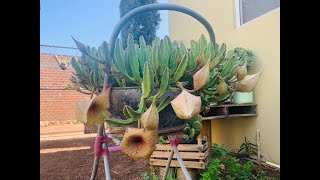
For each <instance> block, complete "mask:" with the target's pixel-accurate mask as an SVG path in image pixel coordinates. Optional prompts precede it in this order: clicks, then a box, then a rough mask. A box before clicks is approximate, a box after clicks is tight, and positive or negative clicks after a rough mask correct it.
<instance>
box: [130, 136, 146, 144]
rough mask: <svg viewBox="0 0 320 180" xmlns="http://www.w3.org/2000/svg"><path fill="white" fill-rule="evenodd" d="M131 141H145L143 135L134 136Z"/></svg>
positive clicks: (137, 142) (138, 142) (136, 142)
mask: <svg viewBox="0 0 320 180" xmlns="http://www.w3.org/2000/svg"><path fill="white" fill-rule="evenodd" d="M131 141H132V143H135V144H140V143H142V142H143V139H142V137H141V136H135V137H132V139H131Z"/></svg>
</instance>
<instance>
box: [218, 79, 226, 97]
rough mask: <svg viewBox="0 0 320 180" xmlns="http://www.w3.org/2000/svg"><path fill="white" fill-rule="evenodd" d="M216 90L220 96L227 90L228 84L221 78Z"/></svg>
mask: <svg viewBox="0 0 320 180" xmlns="http://www.w3.org/2000/svg"><path fill="white" fill-rule="evenodd" d="M217 91H218V94H219V95H220V96H222V95H225V94H226V93H227V92H228V86H227V84H226V82H225V81H224V80H223V79H221V81H220V83H219V85H218V87H217Z"/></svg>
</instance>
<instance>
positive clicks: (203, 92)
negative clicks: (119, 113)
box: [70, 34, 238, 139]
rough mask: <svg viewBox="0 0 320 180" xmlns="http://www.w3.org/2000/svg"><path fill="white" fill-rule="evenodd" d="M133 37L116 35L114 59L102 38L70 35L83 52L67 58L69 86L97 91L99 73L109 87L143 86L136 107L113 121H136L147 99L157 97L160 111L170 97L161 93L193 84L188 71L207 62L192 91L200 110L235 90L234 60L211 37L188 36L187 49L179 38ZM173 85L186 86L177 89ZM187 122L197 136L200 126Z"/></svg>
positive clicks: (190, 71)
mask: <svg viewBox="0 0 320 180" xmlns="http://www.w3.org/2000/svg"><path fill="white" fill-rule="evenodd" d="M138 40H139V44H140V45H139V44H137V43H135V39H134V36H133V35H132V34H129V35H128V41H127V48H123V46H122V43H121V41H120V40H119V39H117V41H116V44H115V49H114V58H113V59H110V58H109V50H108V44H107V43H106V42H104V43H102V45H101V46H100V47H99V48H98V49H96V48H90V47H88V46H85V45H84V44H82V43H80V42H78V41H76V40H74V41H75V42H76V45H77V47H78V49H79V50H80V51H81V52H82V56H81V57H80V58H79V59H78V60H76V59H73V60H72V61H71V64H72V66H73V68H74V69H75V71H76V73H75V74H74V76H72V77H71V78H70V80H71V81H72V83H73V86H74V89H77V90H78V91H80V92H83V90H87V91H89V92H91V93H95V94H98V93H99V92H101V90H102V88H103V82H104V80H103V78H104V73H107V74H108V75H109V77H110V83H111V84H112V86H113V87H117V86H119V87H128V86H140V87H141V88H142V97H141V100H140V103H139V108H138V109H132V108H131V107H125V108H124V109H123V113H124V115H125V116H126V117H127V118H128V119H127V120H124V121H122V122H121V124H118V126H127V125H130V124H132V123H135V122H137V121H138V119H139V118H140V117H141V115H142V114H143V113H144V112H145V111H146V109H147V107H146V102H147V101H150V100H152V101H156V102H157V101H159V100H160V99H162V101H161V102H158V103H157V110H158V111H159V112H160V111H161V110H163V109H164V108H165V107H166V106H168V105H169V104H170V101H171V100H172V99H171V98H170V97H166V98H161V97H162V96H163V95H164V92H166V91H168V90H171V91H177V90H179V88H180V89H183V88H185V87H193V76H194V75H195V73H196V72H197V71H198V70H199V69H201V68H202V67H203V66H204V64H206V62H208V61H210V78H209V82H208V83H207V84H206V85H204V86H203V87H202V88H200V89H198V90H195V91H193V94H194V95H197V96H200V97H201V101H202V102H201V110H202V112H203V113H204V114H205V113H206V112H208V110H209V109H210V108H209V106H210V105H218V104H222V103H224V102H225V101H226V100H228V98H229V97H230V96H231V94H232V93H233V91H234V90H235V89H234V86H235V83H236V82H237V80H236V70H237V68H238V65H237V63H236V61H235V58H234V57H232V58H227V57H225V52H226V45H225V44H222V45H221V46H220V47H219V46H218V45H215V46H214V45H213V44H212V43H211V42H209V43H208V42H207V40H206V39H205V37H204V36H203V35H201V37H200V39H199V40H198V41H193V40H192V41H191V48H190V50H187V49H186V47H185V45H184V44H183V43H182V42H180V43H172V42H171V40H170V38H169V37H168V36H165V37H164V39H159V38H155V39H154V40H153V42H152V43H151V45H148V44H147V43H146V40H145V39H144V37H143V36H140V37H139V39H138ZM221 81H225V82H226V84H227V87H228V90H227V91H228V92H227V93H225V94H224V95H221V96H220V95H219V93H218V92H217V87H218V84H219V83H220V82H221ZM178 85H182V86H185V87H181V86H179V88H177V86H178ZM155 87H159V88H155ZM152 92H154V93H155V94H152ZM84 93H85V92H84ZM107 121H110V122H109V123H112V125H114V126H117V121H118V120H111V119H109V120H108V119H107ZM189 126H190V128H191V129H190V132H189V133H187V135H188V136H189V138H191V139H192V138H196V137H197V134H199V133H200V131H201V125H199V123H195V122H194V121H191V123H189ZM193 126H197V127H198V128H193Z"/></svg>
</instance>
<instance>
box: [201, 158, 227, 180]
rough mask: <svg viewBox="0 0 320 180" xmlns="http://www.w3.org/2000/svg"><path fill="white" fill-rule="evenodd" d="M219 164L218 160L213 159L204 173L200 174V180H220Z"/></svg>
mask: <svg viewBox="0 0 320 180" xmlns="http://www.w3.org/2000/svg"><path fill="white" fill-rule="evenodd" d="M220 164H221V162H220V160H219V159H213V160H212V161H211V162H210V164H209V165H208V167H207V169H206V171H205V172H203V173H201V178H200V179H201V180H221V179H222V177H221V165H220Z"/></svg>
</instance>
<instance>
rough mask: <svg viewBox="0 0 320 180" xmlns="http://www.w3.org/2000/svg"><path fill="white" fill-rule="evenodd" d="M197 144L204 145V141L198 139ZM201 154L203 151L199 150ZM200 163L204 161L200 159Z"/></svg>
mask: <svg viewBox="0 0 320 180" xmlns="http://www.w3.org/2000/svg"><path fill="white" fill-rule="evenodd" d="M197 143H198V145H202V139H201V138H197ZM199 153H202V151H201V150H199ZM199 162H203V159H200V160H199Z"/></svg>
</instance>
